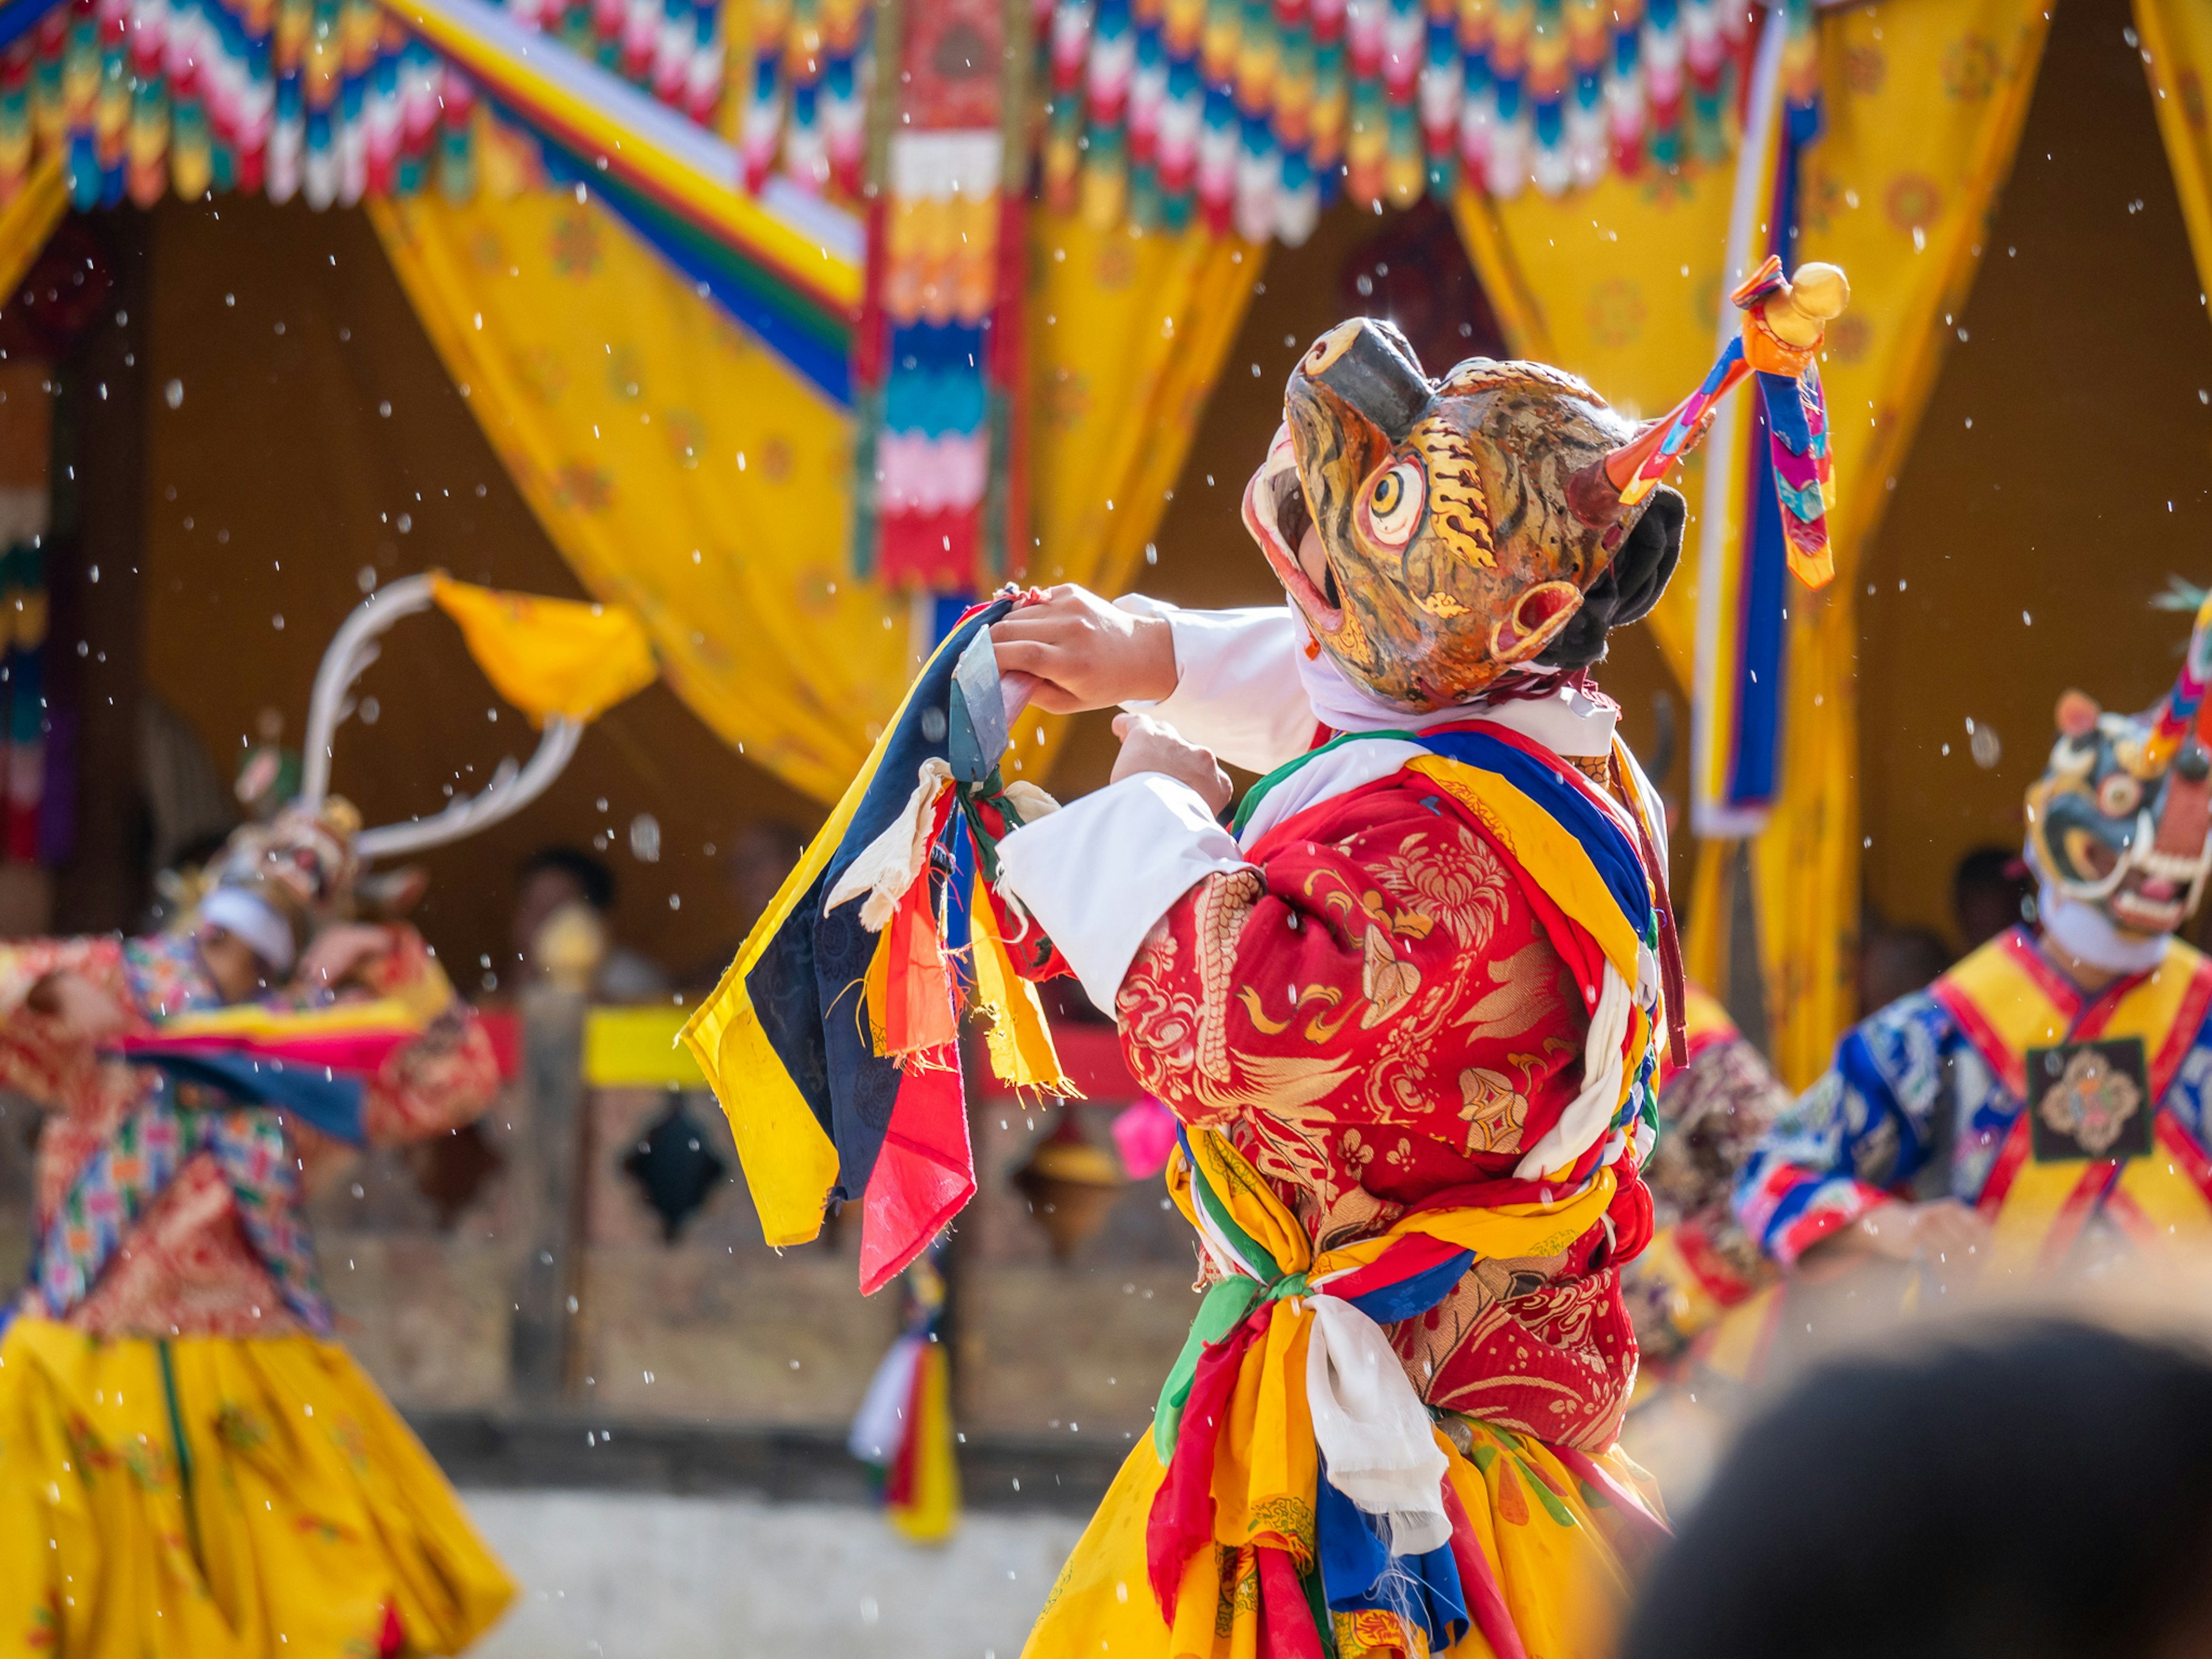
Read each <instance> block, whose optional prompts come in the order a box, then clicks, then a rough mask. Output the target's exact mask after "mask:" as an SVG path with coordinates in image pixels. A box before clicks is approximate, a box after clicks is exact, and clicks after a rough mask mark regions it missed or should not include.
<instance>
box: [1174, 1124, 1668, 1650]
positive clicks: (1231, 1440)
mask: <svg viewBox="0 0 2212 1659" xmlns="http://www.w3.org/2000/svg"><path fill="white" fill-rule="evenodd" d="M1168 1190H1169V1193H1170V1195H1171V1196H1172V1197H1173V1198H1174V1200H1175V1201H1176V1206H1178V1207H1179V1208H1180V1209H1181V1210H1182V1212H1183V1215H1184V1217H1185V1218H1187V1219H1188V1220H1189V1222H1190V1223H1191V1225H1193V1226H1194V1227H1195V1228H1196V1229H1197V1230H1198V1232H1199V1236H1200V1238H1201V1239H1202V1240H1203V1241H1204V1243H1205V1246H1206V1254H1207V1255H1208V1256H1209V1257H1211V1258H1212V1261H1214V1262H1215V1263H1216V1265H1217V1266H1218V1267H1220V1269H1221V1270H1222V1272H1223V1273H1225V1275H1226V1276H1225V1278H1223V1279H1220V1280H1218V1281H1217V1282H1216V1283H1215V1284H1214V1285H1212V1287H1211V1288H1209V1289H1208V1291H1206V1299H1205V1301H1204V1302H1203V1303H1202V1304H1200V1309H1199V1312H1198V1316H1197V1318H1196V1319H1195V1320H1194V1321H1193V1322H1192V1325H1191V1330H1190V1335H1189V1337H1188V1339H1187V1340H1186V1341H1185V1342H1184V1344H1183V1349H1182V1354H1181V1356H1180V1357H1179V1358H1177V1359H1176V1364H1175V1368H1174V1370H1171V1371H1170V1373H1169V1375H1168V1379H1167V1382H1166V1383H1164V1385H1163V1386H1162V1388H1161V1390H1160V1398H1159V1405H1158V1413H1157V1414H1156V1415H1155V1417H1154V1419H1153V1425H1152V1436H1153V1448H1154V1449H1155V1451H1157V1452H1158V1455H1159V1458H1160V1461H1161V1462H1162V1463H1163V1464H1164V1466H1165V1468H1166V1471H1167V1473H1166V1476H1165V1478H1164V1480H1163V1481H1162V1483H1161V1485H1160V1487H1159V1490H1158V1493H1157V1495H1156V1496H1155V1498H1154V1499H1153V1504H1152V1514H1151V1517H1150V1522H1149V1524H1148V1527H1147V1531H1146V1555H1147V1565H1148V1568H1149V1571H1150V1574H1151V1578H1152V1592H1153V1595H1155V1597H1156V1598H1157V1599H1158V1601H1159V1604H1160V1607H1161V1611H1162V1613H1163V1614H1164V1616H1165V1617H1166V1619H1167V1620H1168V1622H1169V1624H1170V1626H1176V1627H1178V1628H1179V1626H1180V1623H1181V1621H1182V1620H1186V1619H1188V1620H1200V1619H1202V1620H1203V1621H1204V1622H1205V1625H1206V1631H1207V1632H1209V1633H1210V1632H1211V1629H1212V1620H1213V1616H1214V1607H1215V1592H1216V1589H1217V1583H1218V1580H1217V1574H1218V1567H1217V1564H1216V1562H1215V1559H1214V1556H1213V1550H1212V1547H1213V1546H1215V1545H1219V1546H1221V1547H1225V1548H1229V1549H1235V1548H1238V1547H1243V1546H1246V1545H1250V1546H1254V1547H1256V1548H1257V1549H1258V1550H1259V1552H1260V1554H1261V1561H1260V1567H1261V1588H1262V1592H1263V1594H1264V1593H1267V1586H1268V1584H1269V1583H1270V1579H1271V1576H1272V1577H1276V1578H1281V1577H1284V1576H1285V1575H1289V1576H1290V1577H1291V1579H1292V1580H1294V1582H1295V1587H1296V1594H1295V1595H1292V1596H1289V1597H1286V1598H1285V1601H1286V1602H1287V1604H1288V1605H1290V1606H1292V1607H1297V1606H1300V1605H1303V1606H1304V1607H1308V1608H1310V1613H1311V1616H1312V1617H1313V1619H1314V1620H1315V1622H1316V1625H1317V1626H1320V1625H1322V1621H1323V1620H1326V1619H1332V1618H1333V1617H1334V1615H1337V1614H1348V1613H1358V1612H1361V1611H1365V1610H1370V1609H1382V1610H1384V1611H1388V1612H1390V1613H1395V1614H1396V1615H1397V1616H1399V1617H1400V1618H1402V1619H1405V1620H1407V1621H1408V1622H1410V1623H1412V1624H1414V1625H1418V1626H1419V1627H1420V1628H1421V1629H1422V1631H1423V1632H1425V1635H1426V1638H1427V1641H1428V1644H1429V1650H1431V1652H1442V1651H1443V1650H1445V1649H1446V1648H1449V1647H1450V1646H1451V1645H1452V1644H1455V1642H1457V1641H1458V1640H1459V1639H1460V1638H1461V1637H1462V1635H1463V1634H1464V1633H1465V1632H1466V1629H1467V1626H1468V1623H1469V1621H1470V1620H1472V1622H1473V1623H1474V1626H1475V1627H1476V1628H1478V1629H1479V1630H1480V1631H1481V1632H1482V1634H1483V1636H1484V1638H1485V1639H1486V1641H1487V1642H1489V1644H1490V1645H1491V1647H1492V1649H1493V1650H1496V1651H1498V1652H1500V1653H1504V1652H1511V1651H1518V1650H1519V1639H1518V1638H1517V1636H1516V1634H1515V1632H1513V1629H1512V1626H1511V1624H1510V1620H1505V1615H1504V1607H1505V1600H1504V1596H1503V1595H1502V1594H1501V1592H1500V1590H1499V1587H1498V1584H1497V1583H1496V1581H1495V1579H1494V1577H1493V1576H1492V1571H1491V1569H1490V1566H1489V1565H1488V1562H1487V1560H1486V1557H1485V1556H1484V1554H1483V1553H1482V1551H1481V1549H1480V1547H1479V1546H1478V1545H1477V1543H1476V1542H1475V1541H1474V1537H1473V1535H1472V1534H1471V1533H1470V1532H1469V1530H1468V1523H1467V1521H1466V1518H1465V1516H1464V1515H1463V1514H1462V1513H1461V1512H1459V1510H1458V1509H1457V1507H1456V1505H1455V1504H1454V1503H1453V1502H1452V1501H1451V1500H1450V1498H1449V1496H1448V1495H1447V1488H1446V1485H1445V1482H1444V1471H1445V1470H1446V1468H1448V1466H1449V1456H1448V1453H1447V1450H1446V1448H1447V1446H1448V1445H1449V1443H1448V1442H1447V1441H1445V1440H1444V1439H1443V1437H1442V1436H1441V1435H1440V1434H1438V1433H1437V1431H1436V1430H1435V1429H1433V1428H1432V1427H1431V1423H1430V1419H1429V1416H1428V1412H1427V1408H1426V1407H1425V1405H1423V1404H1422V1402H1421V1401H1420V1400H1419V1396H1418V1395H1415V1394H1414V1393H1413V1385H1412V1383H1410V1382H1408V1381H1407V1378H1406V1375H1405V1372H1404V1370H1402V1369H1401V1366H1400V1364H1399V1361H1398V1359H1397V1357H1396V1355H1395V1353H1394V1352H1391V1350H1390V1349H1389V1345H1388V1342H1387V1340H1385V1338H1384V1337H1383V1333H1382V1331H1381V1329H1380V1328H1381V1327H1382V1326H1383V1325H1387V1324H1391V1323H1395V1322H1397V1321H1400V1320H1404V1319H1410V1318H1413V1317H1414V1316H1418V1315H1419V1314H1422V1313H1425V1312H1426V1311H1427V1310H1430V1309H1431V1308H1433V1307H1435V1306H1436V1305H1437V1304H1438V1303H1439V1302H1441V1301H1443V1298H1444V1297H1446V1296H1447V1295H1449V1293H1450V1292H1451V1291H1452V1289H1453V1288H1454V1287H1455V1285H1458V1284H1459V1282H1460V1280H1461V1279H1463V1278H1464V1277H1465V1276H1466V1274H1467V1273H1468V1270H1469V1268H1471V1267H1473V1266H1474V1261H1475V1259H1476V1258H1477V1257H1478V1256H1493V1257H1516V1256H1547V1255H1558V1254H1559V1253H1560V1252H1562V1251H1564V1250H1565V1249H1567V1248H1568V1247H1569V1246H1571V1244H1572V1243H1574V1242H1575V1240H1577V1239H1578V1238H1580V1237H1583V1234H1585V1233H1587V1232H1588V1231H1589V1230H1590V1229H1591V1228H1592V1227H1594V1226H1595V1225H1598V1224H1599V1222H1600V1221H1601V1218H1603V1217H1604V1215H1605V1212H1606V1210H1607V1206H1609V1205H1610V1204H1611V1203H1612V1201H1613V1191H1614V1183H1613V1172H1612V1171H1611V1170H1599V1171H1597V1172H1596V1175H1595V1177H1594V1179H1593V1180H1592V1181H1591V1182H1589V1185H1588V1187H1587V1188H1585V1189H1584V1190H1583V1192H1582V1193H1581V1194H1579V1195H1578V1196H1577V1197H1576V1198H1575V1199H1573V1200H1571V1201H1569V1202H1566V1203H1563V1204H1552V1205H1544V1204H1516V1205H1502V1206H1496V1207H1492V1208H1479V1209H1478V1208H1461V1209H1447V1208H1437V1209H1434V1210H1427V1211H1420V1212H1415V1213H1413V1214H1411V1215H1407V1216H1406V1217H1404V1218H1402V1219H1401V1220H1400V1221H1399V1222H1398V1224H1397V1225H1395V1226H1394V1227H1392V1228H1391V1229H1390V1230H1389V1231H1387V1232H1384V1233H1383V1234H1380V1235H1379V1236H1377V1237H1373V1238H1367V1239H1362V1240H1359V1241H1358V1242H1357V1243H1352V1244H1348V1245H1345V1246H1342V1247H1341V1248H1339V1249H1329V1250H1322V1251H1320V1252H1316V1251H1315V1249H1313V1246H1312V1243H1311V1241H1310V1239H1309V1238H1308V1237H1307V1236H1306V1231H1305V1228H1304V1225H1303V1224H1302V1223H1301V1222H1300V1221H1299V1220H1298V1218H1297V1217H1296V1216H1295V1215H1293V1214H1292V1213H1291V1212H1290V1210H1289V1209H1288V1208H1286V1207H1285V1206H1284V1205H1283V1203H1282V1202H1281V1200H1279V1199H1278V1198H1277V1197H1276V1196H1275V1195H1274V1194H1273V1191H1272V1190H1271V1189H1270V1188H1268V1186H1267V1182H1265V1181H1264V1180H1262V1179H1261V1176H1260V1175H1259V1174H1258V1172H1257V1171H1255V1170H1254V1169H1253V1168H1252V1166H1251V1165H1250V1164H1249V1163H1247V1162H1246V1161H1245V1159H1244V1158H1243V1156H1242V1155H1241V1154H1240V1153H1239V1152H1237V1150H1236V1148H1235V1147H1233V1146H1231V1145H1230V1143H1229V1141H1228V1139H1226V1138H1225V1136H1223V1135H1222V1134H1220V1133H1218V1132H1216V1131H1213V1130H1210V1129H1197V1130H1186V1131H1185V1132H1184V1133H1183V1134H1182V1137H1181V1138H1180V1139H1179V1141H1178V1145H1177V1146H1176V1153H1175V1155H1174V1157H1173V1158H1172V1159H1171V1160H1170V1164H1169V1166H1168ZM1361 1384H1364V1386H1365V1388H1366V1389H1367V1393H1366V1395H1365V1396H1364V1407H1363V1405H1362V1403H1361V1389H1360V1387H1359V1386H1358V1385H1361ZM1562 1455H1563V1456H1564V1455H1565V1454H1564V1453H1563V1454H1562ZM1572 1467H1574V1468H1576V1470H1577V1474H1578V1475H1579V1476H1580V1478H1582V1479H1583V1480H1589V1482H1591V1484H1592V1485H1593V1486H1596V1487H1598V1489H1599V1490H1601V1492H1604V1494H1605V1495H1606V1497H1607V1498H1608V1499H1609V1500H1610V1501H1612V1502H1613V1503H1614V1504H1617V1505H1619V1506H1620V1507H1621V1508H1622V1509H1623V1510H1625V1511H1626V1512H1627V1513H1629V1514H1632V1515H1638V1516H1644V1515H1645V1514H1646V1512H1645V1511H1644V1510H1643V1508H1642V1506H1641V1505H1640V1504H1638V1503H1637V1502H1636V1500H1635V1499H1634V1498H1632V1497H1631V1496H1629V1495H1628V1494H1626V1492H1624V1491H1622V1490H1621V1489H1620V1487H1619V1486H1618V1483H1616V1482H1613V1481H1611V1480H1609V1479H1607V1477H1606V1476H1605V1475H1604V1474H1602V1472H1601V1471H1599V1470H1597V1468H1596V1467H1595V1464H1592V1463H1590V1462H1589V1460H1588V1459H1585V1458H1577V1459H1575V1460H1574V1462H1573V1464H1572ZM1424 1504H1425V1510H1424V1508H1423V1505H1424ZM1386 1517H1387V1520H1386ZM1424 1518H1426V1519H1429V1520H1431V1521H1432V1522H1434V1523H1435V1524H1434V1526H1433V1528H1431V1529H1428V1530H1424V1528H1423V1526H1422V1524H1421V1522H1422V1521H1423V1519H1424ZM1647 1518H1648V1516H1647ZM1654 1524H1655V1525H1656V1522H1655V1523H1654ZM1409 1535H1410V1536H1412V1537H1413V1539H1414V1541H1415V1548H1414V1549H1413V1550H1410V1551H1409V1550H1406V1549H1403V1548H1399V1547H1394V1544H1398V1543H1401V1542H1402V1541H1403V1540H1404V1539H1405V1538H1406V1537H1407V1536H1409ZM1270 1601H1271V1606H1270V1608H1269V1614H1270V1616H1271V1617H1279V1616H1281V1615H1282V1609H1281V1608H1279V1607H1276V1606H1274V1605H1273V1602H1274V1601H1275V1598H1274V1597H1273V1596H1271V1597H1270ZM1499 1620H1505V1622H1504V1624H1503V1626H1502V1627H1494V1626H1498V1621H1499ZM1207 1645H1208V1644H1207V1643H1206V1642H1203V1641H1200V1642H1198V1643H1196V1644H1195V1645H1194V1647H1192V1649H1191V1650H1194V1651H1204V1650H1206V1646H1207ZM1321 1645H1322V1646H1325V1645H1326V1639H1325V1638H1324V1640H1323V1643H1322V1644H1321ZM1174 1650H1175V1651H1178V1652H1180V1651H1183V1650H1184V1644H1180V1643H1178V1644H1176V1646H1175V1649H1174ZM1318 1650H1320V1647H1317V1648H1316V1651H1318Z"/></svg>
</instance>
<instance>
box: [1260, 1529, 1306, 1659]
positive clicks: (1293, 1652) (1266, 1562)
mask: <svg viewBox="0 0 2212 1659" xmlns="http://www.w3.org/2000/svg"><path fill="white" fill-rule="evenodd" d="M1253 1553H1254V1554H1255V1556H1256V1557H1257V1558H1258V1559H1259V1564H1260V1643H1259V1648H1260V1652H1261V1655H1262V1656H1264V1659H1322V1645H1321V1632H1319V1631H1317V1630H1316V1629H1315V1628H1314V1614H1313V1604H1312V1603H1311V1602H1310V1601H1307V1600H1306V1592H1305V1586H1304V1585H1303V1584H1301V1583H1299V1582H1298V1569H1297V1563H1296V1562H1294V1561H1292V1560H1291V1556H1290V1552H1289V1551H1287V1550H1279V1549H1277V1548H1276V1547H1274V1546H1273V1545H1272V1544H1261V1545H1260V1546H1259V1547H1257V1548H1256V1549H1255V1551H1254V1552H1253Z"/></svg>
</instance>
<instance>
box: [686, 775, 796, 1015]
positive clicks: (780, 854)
mask: <svg viewBox="0 0 2212 1659" xmlns="http://www.w3.org/2000/svg"><path fill="white" fill-rule="evenodd" d="M809 840H811V836H810V835H809V833H808V832H807V831H806V830H804V829H800V828H799V826H798V825H797V824H795V823H786V822H785V821H784V820H783V819H781V818H755V819H754V820H753V821H752V822H751V823H747V824H744V825H741V826H740V827H739V828H738V832H737V834H735V835H734V836H731V838H730V850H729V852H728V854H726V859H727V862H726V864H725V865H724V866H723V869H724V871H725V872H726V875H727V878H728V880H729V884H730V899H731V903H732V908H734V909H735V910H736V912H737V923H738V929H737V932H736V933H735V934H734V935H732V937H731V938H730V939H726V940H725V941H724V942H723V943H722V944H721V945H719V946H717V947H716V948H715V949H714V951H710V952H709V953H708V955H707V956H705V957H702V958H701V959H700V961H699V963H697V964H696V966H695V967H694V968H693V969H691V971H690V973H689V974H687V975H684V987H685V988H686V989H688V990H696V991H708V990H712V989H713V988H714V986H715V985H717V984H718V983H720V980H721V977H722V975H723V972H724V971H725V970H726V969H727V968H728V967H729V965H730V964H731V963H732V962H735V961H736V960H737V958H738V951H741V950H742V949H744V943H745V939H746V936H747V935H748V934H750V933H751V932H752V930H753V927H754V926H755V925H756V924H757V923H758V921H760V919H761V918H762V917H763V916H764V915H767V914H768V911H769V906H770V905H772V904H774V903H775V896H776V893H777V890H779V889H781V887H782V885H783V878H785V877H786V876H787V875H789V874H790V873H791V872H792V871H793V869H795V868H796V867H797V866H798V864H799V860H800V859H801V858H802V857H804V856H805V853H806V843H807V842H808V841H809Z"/></svg>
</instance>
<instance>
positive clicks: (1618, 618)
mask: <svg viewBox="0 0 2212 1659" xmlns="http://www.w3.org/2000/svg"><path fill="white" fill-rule="evenodd" d="M1689 513H1690V504H1689V503H1688V502H1687V501H1684V500H1683V499H1682V497H1681V495H1680V493H1679V492H1678V491H1675V490H1673V489H1668V488H1666V487H1665V486H1664V485H1662V486H1661V487H1659V488H1658V489H1654V490H1653V491H1652V492H1651V495H1650V500H1649V501H1647V502H1646V503H1645V505H1644V516H1643V517H1642V518H1640V519H1638V520H1637V521H1636V528H1635V529H1633V530H1632V531H1630V532H1628V535H1627V537H1626V538H1625V539H1624V540H1623V541H1622V542H1621V544H1620V549H1619V550H1618V551H1616V552H1615V553H1614V554H1613V562H1612V563H1611V564H1608V565H1607V566H1606V568H1605V571H1604V574H1601V576H1599V577H1598V579H1597V580H1596V581H1595V582H1593V583H1591V584H1590V590H1589V592H1588V593H1587V594H1585V595H1584V596H1583V606H1582V609H1581V610H1580V611H1577V613H1576V614H1575V619H1574V620H1573V621H1572V622H1571V623H1568V624H1567V625H1566V627H1565V629H1562V630H1561V631H1560V634H1559V638H1557V639H1555V640H1553V641H1552V643H1551V646H1550V647H1549V648H1547V650H1546V651H1545V653H1544V654H1543V655H1542V656H1541V657H1539V658H1538V659H1537V660H1538V661H1539V662H1541V663H1542V664H1543V665H1545V666H1546V667H1547V668H1566V669H1575V668H1587V667H1589V665H1591V664H1592V663H1594V662H1596V661H1598V660H1599V659H1601V658H1602V657H1603V656H1604V655H1605V636H1606V635H1607V634H1608V633H1610V632H1611V631H1612V630H1613V629H1616V628H1622V627H1626V625H1627V624H1628V623H1632V622H1638V621H1640V620H1641V619H1642V618H1643V617H1645V616H1647V615H1648V614H1650V610H1651V607H1652V606H1653V605H1656V604H1658V603H1659V596H1660V595H1661V594H1662V593H1663V592H1666V591H1667V582H1668V579H1669V578H1670V577H1672V576H1673V575H1674V567H1675V566H1676V565H1678V564H1680V562H1681V559H1682V526H1683V525H1684V524H1685V523H1686V522H1687V520H1688V519H1689Z"/></svg>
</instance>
